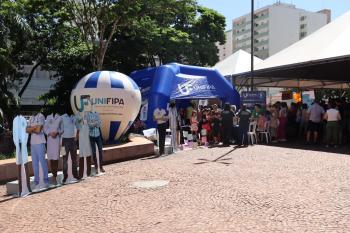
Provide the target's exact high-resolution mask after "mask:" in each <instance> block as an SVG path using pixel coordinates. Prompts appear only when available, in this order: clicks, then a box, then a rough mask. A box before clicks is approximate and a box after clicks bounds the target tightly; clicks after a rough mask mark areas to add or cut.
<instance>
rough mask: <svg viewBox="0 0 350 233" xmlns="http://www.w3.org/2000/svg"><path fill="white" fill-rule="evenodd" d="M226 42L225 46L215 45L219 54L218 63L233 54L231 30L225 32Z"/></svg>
mask: <svg viewBox="0 0 350 233" xmlns="http://www.w3.org/2000/svg"><path fill="white" fill-rule="evenodd" d="M225 34H226V42H225V44H222V45H220V44H219V43H217V44H216V46H217V48H218V50H219V52H218V56H219V61H222V60H225V59H226V58H227V57H228V56H230V55H231V54H232V53H233V47H232V46H233V38H232V30H229V31H226V32H225Z"/></svg>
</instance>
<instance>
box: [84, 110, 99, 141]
mask: <svg viewBox="0 0 350 233" xmlns="http://www.w3.org/2000/svg"><path fill="white" fill-rule="evenodd" d="M87 123H88V125H89V135H90V136H91V137H99V136H100V127H101V119H100V115H99V114H98V113H97V112H89V113H88V114H87Z"/></svg>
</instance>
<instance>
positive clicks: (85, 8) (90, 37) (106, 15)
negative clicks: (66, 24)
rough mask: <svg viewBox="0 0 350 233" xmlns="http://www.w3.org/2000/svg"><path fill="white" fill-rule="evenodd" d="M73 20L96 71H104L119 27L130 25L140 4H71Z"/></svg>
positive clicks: (113, 0) (104, 0) (122, 0)
mask: <svg viewBox="0 0 350 233" xmlns="http://www.w3.org/2000/svg"><path fill="white" fill-rule="evenodd" d="M68 2H69V4H68V7H67V8H68V9H70V10H71V11H70V15H71V16H73V17H72V18H71V19H72V21H73V22H74V24H75V26H77V27H78V28H79V29H80V31H81V33H82V34H83V38H84V42H85V43H86V45H87V47H88V48H89V50H90V51H91V63H92V65H93V67H94V69H95V70H101V69H103V64H104V60H105V56H106V52H107V50H108V48H109V45H110V43H111V41H112V38H113V36H114V34H115V32H116V31H117V29H118V28H119V27H123V26H126V25H128V22H129V20H130V18H131V16H132V15H133V14H135V12H137V4H136V2H137V1H132V0H101V1H98V0H81V1H76V0H69V1H68Z"/></svg>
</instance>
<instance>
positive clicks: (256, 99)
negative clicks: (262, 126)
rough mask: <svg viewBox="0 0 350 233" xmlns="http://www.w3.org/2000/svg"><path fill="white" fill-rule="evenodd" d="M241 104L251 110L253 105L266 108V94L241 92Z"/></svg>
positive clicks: (263, 92) (261, 92) (262, 92)
mask: <svg viewBox="0 0 350 233" xmlns="http://www.w3.org/2000/svg"><path fill="white" fill-rule="evenodd" d="M241 103H242V104H245V105H247V107H248V108H252V107H253V106H254V105H255V104H260V105H262V106H263V107H265V106H266V92H265V91H242V93H241Z"/></svg>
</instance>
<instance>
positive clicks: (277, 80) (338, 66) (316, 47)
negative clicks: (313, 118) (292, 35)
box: [232, 11, 350, 89]
mask: <svg viewBox="0 0 350 233" xmlns="http://www.w3.org/2000/svg"><path fill="white" fill-rule="evenodd" d="M349 22H350V11H349V12H347V13H346V14H344V15H342V16H341V17H339V18H337V19H336V20H335V21H333V22H332V23H330V24H328V25H326V26H324V27H322V28H321V29H319V30H318V31H316V32H314V33H313V34H311V35H310V36H308V37H306V38H304V39H302V40H300V41H298V42H296V43H295V44H293V45H291V46H289V47H288V48H286V49H284V50H282V51H280V52H279V53H277V54H275V55H273V56H271V57H269V58H268V59H266V60H264V61H262V62H261V63H259V64H257V65H256V70H255V71H254V77H255V78H254V85H255V86H257V87H299V88H304V89H318V88H342V89H343V88H350V43H349V41H350V23H349ZM250 76H251V74H250V72H245V73H240V74H233V75H232V77H233V78H234V79H235V81H236V83H237V82H241V81H246V83H247V85H248V84H250Z"/></svg>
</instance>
